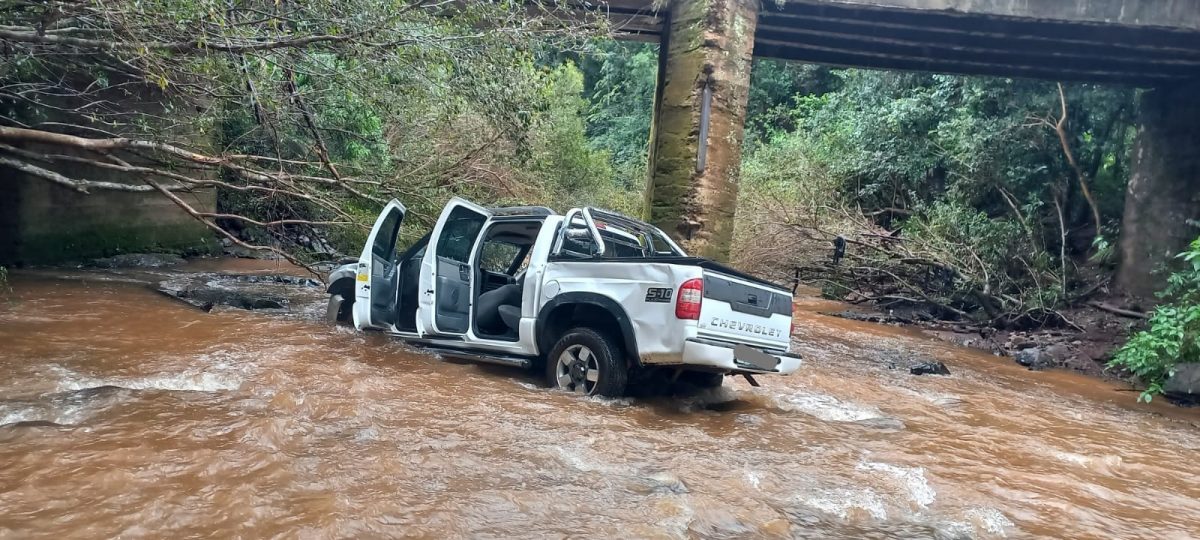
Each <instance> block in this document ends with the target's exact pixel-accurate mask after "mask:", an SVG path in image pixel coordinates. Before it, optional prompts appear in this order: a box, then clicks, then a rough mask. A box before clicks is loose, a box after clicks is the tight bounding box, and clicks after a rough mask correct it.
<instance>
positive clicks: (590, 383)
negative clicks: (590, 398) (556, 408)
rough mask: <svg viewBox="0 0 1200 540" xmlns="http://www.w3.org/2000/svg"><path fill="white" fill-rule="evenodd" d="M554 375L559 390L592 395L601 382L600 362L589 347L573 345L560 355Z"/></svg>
mask: <svg viewBox="0 0 1200 540" xmlns="http://www.w3.org/2000/svg"><path fill="white" fill-rule="evenodd" d="M554 375H555V380H556V382H557V384H558V387H559V388H562V389H564V390H569V391H571V392H575V393H576V394H580V395H585V396H587V395H591V394H592V393H593V392H595V391H596V385H597V384H598V383H599V381H600V362H599V361H598V359H597V358H596V354H595V353H593V352H592V350H591V349H589V348H588V347H587V346H585V345H571V346H570V347H567V348H566V349H565V350H564V351H563V352H562V354H560V355H558V360H557V365H556V366H555V369H554Z"/></svg>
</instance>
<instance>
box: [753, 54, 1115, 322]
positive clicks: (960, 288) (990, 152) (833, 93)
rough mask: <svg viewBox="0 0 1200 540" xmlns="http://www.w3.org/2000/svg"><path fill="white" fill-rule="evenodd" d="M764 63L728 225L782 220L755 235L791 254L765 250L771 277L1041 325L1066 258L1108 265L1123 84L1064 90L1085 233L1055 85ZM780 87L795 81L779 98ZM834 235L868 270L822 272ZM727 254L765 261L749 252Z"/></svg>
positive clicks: (1067, 272) (1053, 303) (1059, 297)
mask: <svg viewBox="0 0 1200 540" xmlns="http://www.w3.org/2000/svg"><path fill="white" fill-rule="evenodd" d="M760 66H764V64H763V63H758V64H756V69H758V68H759V67H760ZM765 66H766V67H767V69H766V70H763V72H762V73H756V75H755V76H756V81H757V80H759V79H758V78H759V77H761V78H762V80H763V81H764V82H765V83H766V84H764V86H763V88H760V89H758V90H757V92H758V93H757V94H756V95H758V96H759V98H760V99H763V98H764V96H771V95H773V96H774V97H771V98H768V101H769V100H774V104H773V105H768V104H763V103H758V104H756V103H754V97H753V96H752V98H751V99H752V101H751V107H750V108H751V110H752V111H753V114H754V115H755V116H754V117H752V118H751V120H750V126H752V132H753V133H754V137H750V138H751V139H755V140H756V142H754V143H752V145H751V146H750V147H749V149H748V154H747V156H746V158H745V159H744V160H743V167H742V191H741V192H742V196H743V197H744V198H746V199H747V200H748V201H758V202H755V203H752V204H753V205H754V206H752V207H745V206H742V205H740V207H739V217H738V219H739V221H740V222H742V223H739V225H738V230H739V231H746V233H743V234H742V235H741V236H739V238H744V239H749V238H753V237H755V236H756V235H760V234H761V233H762V232H763V231H764V229H763V227H761V226H752V225H751V224H750V223H749V222H754V221H763V220H764V218H762V217H761V214H762V213H764V212H767V213H769V214H770V215H771V216H770V217H769V218H766V221H777V222H783V223H786V224H787V227H785V228H782V229H778V230H776V231H775V233H776V234H773V235H772V237H771V240H770V243H773V244H784V245H793V246H801V245H802V246H803V247H793V248H791V249H790V250H787V251H788V253H787V256H784V257H778V258H779V259H780V262H779V263H778V266H780V267H781V268H779V269H778V270H777V271H778V272H779V273H780V274H783V273H784V272H785V270H786V269H790V267H800V268H802V269H808V271H809V273H810V274H811V275H812V276H813V277H814V278H815V279H819V280H838V281H840V282H841V283H842V284H843V285H847V286H850V288H851V289H854V288H855V287H858V288H859V290H860V292H863V293H864V294H867V295H868V296H874V294H868V293H878V294H879V295H881V296H884V297H889V298H892V299H893V300H894V299H895V298H900V297H903V298H913V299H917V300H919V301H921V302H926V303H929V302H932V303H937V304H940V305H943V306H944V307H945V308H946V309H947V310H949V311H950V312H951V314H952V315H953V316H955V317H956V318H957V317H962V316H964V315H971V316H972V317H975V316H977V315H979V314H983V315H985V316H986V318H987V319H988V320H993V321H1002V322H1007V323H1012V324H1033V323H1038V324H1040V322H1047V321H1052V320H1054V314H1053V313H1052V311H1053V310H1054V309H1056V308H1057V307H1058V306H1061V305H1062V303H1063V302H1064V301H1065V300H1066V299H1067V298H1069V297H1070V294H1071V291H1072V288H1073V287H1076V286H1079V284H1080V282H1079V281H1078V280H1076V279H1074V277H1073V276H1074V269H1075V267H1076V265H1079V264H1088V258H1089V256H1091V261H1092V264H1097V265H1107V264H1111V261H1112V260H1113V257H1112V249H1111V245H1110V244H1109V241H1108V240H1107V239H1108V238H1115V236H1116V234H1117V230H1118V228H1119V225H1118V224H1119V220H1120V217H1121V214H1122V210H1123V197H1124V190H1125V183H1126V182H1127V179H1128V176H1129V171H1128V166H1127V164H1128V162H1129V156H1128V153H1129V149H1130V147H1131V145H1132V137H1133V128H1132V118H1131V112H1132V104H1133V97H1134V95H1133V92H1132V91H1131V90H1125V89H1109V88H1103V87H1096V86H1091V85H1078V86H1070V87H1066V88H1065V101H1066V107H1067V113H1068V119H1069V122H1068V123H1067V134H1068V144H1069V145H1070V147H1071V150H1072V152H1073V153H1074V155H1075V157H1076V158H1077V162H1078V163H1079V165H1080V169H1081V170H1082V171H1083V172H1084V174H1085V176H1086V177H1087V180H1088V182H1089V184H1090V186H1091V191H1092V193H1093V194H1094V195H1095V197H1096V199H1097V202H1098V207H1099V209H1100V212H1101V216H1102V220H1103V221H1104V226H1103V230H1101V231H1095V227H1094V226H1093V225H1092V223H1091V219H1090V217H1091V214H1090V210H1089V209H1088V206H1087V203H1086V200H1085V199H1084V197H1083V196H1082V192H1081V190H1080V188H1079V182H1078V179H1077V177H1076V174H1075V171H1074V169H1073V168H1072V167H1071V166H1070V165H1069V163H1068V161H1067V160H1066V158H1065V154H1064V151H1063V148H1062V143H1061V141H1060V140H1059V137H1058V134H1057V132H1056V131H1055V130H1054V129H1053V124H1054V122H1055V121H1056V120H1057V119H1058V117H1060V116H1061V115H1062V108H1063V103H1062V100H1060V96H1059V92H1058V87H1057V86H1056V85H1055V84H1053V83H1045V82H1037V81H1025V80H1012V79H1000V78H982V77H958V76H949V75H931V74H914V73H892V72H874V71H864V70H829V69H825V70H816V69H810V70H808V71H804V72H803V73H804V76H806V77H808V79H807V80H806V81H803V82H801V81H796V80H794V79H791V80H790V84H789V76H790V75H795V76H799V75H800V72H799V71H798V70H793V71H791V72H789V71H788V70H789V69H792V68H786V69H784V68H780V67H779V66H773V65H771V64H765ZM805 85H807V86H805ZM789 88H793V89H795V88H799V89H801V90H799V91H798V93H797V94H795V95H793V96H789V97H787V98H780V97H779V93H780V92H783V91H786V89H789ZM755 92H756V90H754V89H752V93H755ZM1047 121H1049V122H1050V123H1049V124H1048V123H1047ZM793 164H796V165H793ZM799 164H802V166H799ZM1056 201H1057V204H1056ZM814 203H818V204H814ZM1059 208H1061V210H1062V211H1061V215H1062V224H1061V226H1060V221H1059ZM785 229H787V230H785ZM750 231H755V232H750ZM835 235H843V236H845V237H847V238H855V239H857V240H860V241H861V242H860V244H856V245H853V246H851V248H850V253H851V256H852V257H857V259H856V262H857V263H858V264H860V265H863V266H864V267H870V268H872V270H871V271H865V270H864V271H859V272H858V273H852V272H848V271H831V269H828V268H825V267H824V264H825V261H826V260H827V259H828V253H829V243H828V242H829V241H830V239H831V238H832V237H833V236H835ZM881 237H894V238H897V239H896V240H890V241H880V240H878V238H881ZM775 251H776V253H778V254H781V255H782V253H781V252H783V251H785V250H775ZM739 256H740V257H742V260H747V261H748V260H750V259H753V260H754V261H755V262H754V263H753V264H763V263H765V264H771V262H770V260H769V259H770V258H769V257H765V256H763V254H762V253H758V252H756V251H754V250H750V251H747V252H744V253H741V254H740V255H739ZM922 268H923V269H922ZM931 268H940V269H941V270H939V271H937V272H932V271H931V270H930V269H931ZM864 272H865V273H864ZM931 274H938V276H940V277H938V278H937V279H935V278H934V277H933V276H932V275H931ZM863 289H865V290H863ZM1018 320H1021V321H1024V322H1021V323H1018V322H1017V321H1018Z"/></svg>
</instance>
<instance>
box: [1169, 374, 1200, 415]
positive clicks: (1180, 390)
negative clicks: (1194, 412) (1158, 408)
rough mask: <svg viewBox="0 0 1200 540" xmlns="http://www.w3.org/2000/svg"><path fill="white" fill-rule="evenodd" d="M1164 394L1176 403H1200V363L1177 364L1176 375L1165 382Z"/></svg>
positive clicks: (1187, 404) (1194, 404)
mask: <svg viewBox="0 0 1200 540" xmlns="http://www.w3.org/2000/svg"><path fill="white" fill-rule="evenodd" d="M1163 396H1164V397H1166V398H1167V400H1168V401H1170V402H1171V403H1175V404H1176V405H1183V406H1187V407H1192V406H1196V405H1200V363H1189V364H1179V365H1177V366H1175V375H1172V376H1171V378H1170V379H1167V382H1166V383H1165V384H1163Z"/></svg>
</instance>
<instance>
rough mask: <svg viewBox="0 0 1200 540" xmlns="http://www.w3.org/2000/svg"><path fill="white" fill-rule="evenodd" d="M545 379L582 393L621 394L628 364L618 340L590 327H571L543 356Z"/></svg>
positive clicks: (584, 394)
mask: <svg viewBox="0 0 1200 540" xmlns="http://www.w3.org/2000/svg"><path fill="white" fill-rule="evenodd" d="M546 380H547V381H548V382H549V383H550V387H551V388H561V389H563V390H567V391H570V392H575V393H576V394H579V395H583V396H605V397H621V396H623V395H625V386H626V384H627V383H628V381H629V367H628V366H626V365H625V357H624V355H623V354H622V353H621V346H620V344H619V342H618V341H617V340H615V339H613V338H611V337H608V336H606V335H604V334H602V333H600V332H597V331H595V330H592V329H591V328H572V329H571V330H568V331H567V333H565V334H563V336H562V338H560V339H559V340H558V343H557V344H556V345H555V346H554V348H553V349H551V350H550V355H549V356H547V357H546Z"/></svg>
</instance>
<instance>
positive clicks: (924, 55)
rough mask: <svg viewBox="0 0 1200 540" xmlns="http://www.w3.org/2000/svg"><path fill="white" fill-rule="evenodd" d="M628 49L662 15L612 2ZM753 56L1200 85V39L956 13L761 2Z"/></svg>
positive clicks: (655, 28) (634, 0)
mask: <svg viewBox="0 0 1200 540" xmlns="http://www.w3.org/2000/svg"><path fill="white" fill-rule="evenodd" d="M598 9H600V10H603V11H606V12H607V13H608V17H609V19H610V20H611V21H612V24H613V26H614V28H615V29H616V30H617V32H618V34H619V35H620V36H621V37H622V38H624V39H641V40H647V41H657V40H658V38H659V36H660V35H661V32H662V25H663V21H664V20H665V17H664V14H663V13H662V12H659V11H655V9H654V8H653V7H652V5H651V4H650V3H649V2H645V1H639V0H616V1H615V2H612V3H610V4H608V5H607V6H605V7H601V8H598ZM754 55H755V56H756V57H759V58H778V59H784V60H795V61H800V62H809V63H816V64H828V65H835V66H846V67H864V68H877V69H896V70H909V71H929V72H936V73H955V74H962V75H994V76H1004V77H1023V78H1033V79H1048V80H1060V81H1085V82H1097V83H1119V84H1130V85H1136V86H1144V87H1155V86H1162V85H1164V84H1170V83H1173V82H1178V81H1184V80H1189V79H1198V78H1200V32H1197V31H1195V30H1183V29H1172V28H1163V27H1151V26H1131V25H1119V24H1108V23H1097V22H1071V21H1062V20H1039V19H1031V18H1019V17H1012V16H995V15H979V14H970V13H960V12H948V11H932V10H916V9H896V8H880V7H871V6H865V5H844V4H842V5H839V4H827V3H822V2H820V1H800V0H789V1H788V2H787V3H785V4H783V5H782V6H780V5H778V4H776V3H775V2H772V1H770V0H767V1H765V2H764V6H763V8H762V9H761V11H760V12H759V20H758V29H757V32H756V33H755V40H754Z"/></svg>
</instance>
